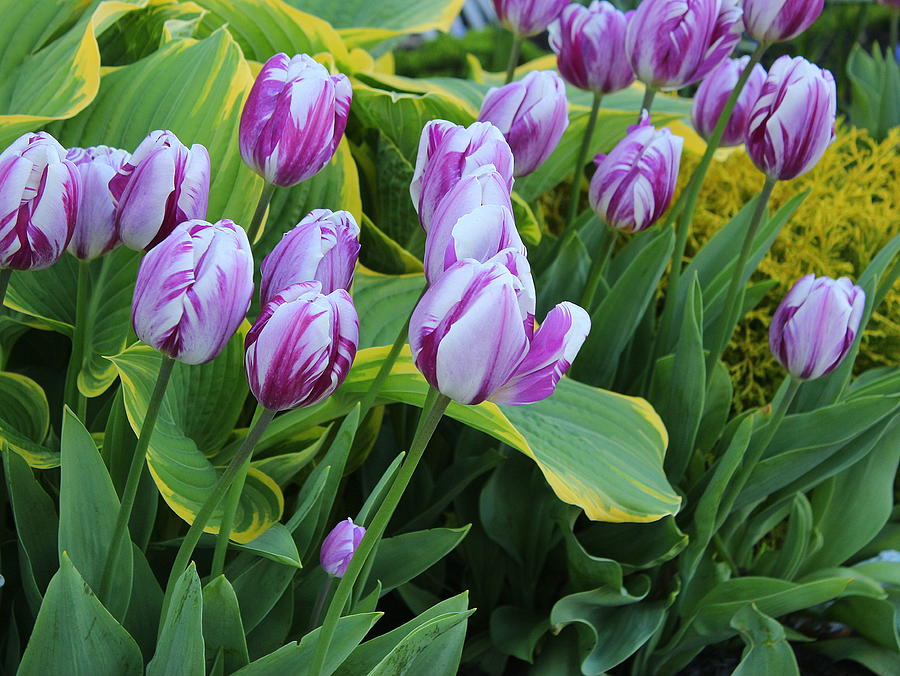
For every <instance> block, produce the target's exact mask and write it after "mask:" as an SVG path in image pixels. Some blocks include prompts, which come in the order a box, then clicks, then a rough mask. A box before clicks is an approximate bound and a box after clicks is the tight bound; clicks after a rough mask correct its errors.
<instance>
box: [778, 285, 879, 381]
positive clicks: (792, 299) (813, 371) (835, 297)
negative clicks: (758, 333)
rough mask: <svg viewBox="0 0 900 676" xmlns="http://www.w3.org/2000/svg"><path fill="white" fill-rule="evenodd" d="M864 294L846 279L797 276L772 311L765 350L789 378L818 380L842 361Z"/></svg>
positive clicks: (864, 302) (845, 354)
mask: <svg viewBox="0 0 900 676" xmlns="http://www.w3.org/2000/svg"><path fill="white" fill-rule="evenodd" d="M865 306H866V294H865V292H864V291H863V290H862V289H861V288H860V287H858V286H854V285H853V282H851V281H850V280H849V279H848V278H847V277H841V278H840V279H838V280H834V279H831V277H824V276H823V277H816V276H815V275H813V274H809V275H806V276H805V277H801V278H800V279H799V280H798V281H797V283H796V284H794V286H793V287H792V288H791V290H790V291H788V293H787V295H786V296H785V297H784V300H782V301H781V304H780V305H779V306H778V309H777V310H775V315H774V316H773V317H772V323H771V325H770V326H769V349H770V350H772V354H773V355H775V358H776V359H777V360H778V361H779V362H781V365H782V366H784V368H785V369H786V370H787V372H788V373H790V374H791V375H792V376H794V378H799V379H801V380H812V379H814V378H821V377H822V376H824V375H825V374H827V373H830V372H831V371H833V370H834V369H836V368H837V367H838V365H839V364H840V363H841V362H842V361H843V360H844V357H846V356H847V353H848V352H849V351H850V347H851V346H852V345H853V341H854V339H855V338H856V333H857V331H859V322H860V319H862V313H863V309H864V308H865Z"/></svg>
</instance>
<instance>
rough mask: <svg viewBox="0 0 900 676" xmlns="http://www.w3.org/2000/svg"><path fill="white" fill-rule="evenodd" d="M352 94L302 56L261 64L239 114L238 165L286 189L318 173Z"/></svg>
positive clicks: (341, 80) (342, 79)
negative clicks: (244, 166) (239, 157)
mask: <svg viewBox="0 0 900 676" xmlns="http://www.w3.org/2000/svg"><path fill="white" fill-rule="evenodd" d="M352 98H353V90H352V89H351V88H350V81H349V80H348V79H347V76H346V75H343V74H338V75H330V74H329V73H328V70H327V69H326V68H325V66H323V65H322V64H320V63H318V62H317V61H315V60H314V59H313V58H312V57H311V56H308V55H306V54H297V55H295V56H293V57H289V56H288V55H287V54H284V53H278V54H276V55H275V56H273V57H271V58H270V59H269V60H268V61H266V63H265V65H264V66H263V67H262V70H260V71H259V75H257V76H256V82H254V83H253V88H252V89H251V90H250V95H249V96H248V97H247V102H246V103H245V104H244V111H243V113H241V126H240V133H239V141H240V147H241V157H243V158H244V162H246V163H247V165H248V166H249V167H250V168H251V169H253V171H255V172H256V173H257V174H259V175H260V176H262V177H263V178H264V179H266V181H267V182H268V183H272V184H274V185H280V186H283V187H288V186H292V185H296V184H297V183H300V181H305V180H306V179H308V178H310V177H312V176H315V175H316V174H318V173H319V172H320V171H321V170H322V169H323V168H324V167H325V165H326V164H328V162H329V161H330V160H331V157H332V155H334V151H335V150H336V149H337V146H338V143H340V141H341V137H342V136H343V135H344V127H346V126H347V116H348V115H349V114H350V100H351V99H352Z"/></svg>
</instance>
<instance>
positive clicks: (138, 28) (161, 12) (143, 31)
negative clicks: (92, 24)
mask: <svg viewBox="0 0 900 676" xmlns="http://www.w3.org/2000/svg"><path fill="white" fill-rule="evenodd" d="M205 13H206V10H205V9H203V8H202V7H200V5H198V4H197V3H195V2H192V0H184V1H179V0H143V8H141V9H138V10H137V11H134V12H130V13H129V14H127V15H125V16H124V17H122V18H121V19H119V20H118V21H117V22H116V26H115V30H110V31H106V32H105V33H103V34H102V35H101V36H100V37H99V38H98V40H97V42H98V43H99V45H100V62H101V63H102V64H103V66H104V67H109V66H127V65H128V64H131V63H134V62H135V61H138V60H140V59H143V58H145V57H147V56H150V54H152V53H153V52H155V51H156V50H157V49H159V47H160V45H162V44H165V43H166V42H169V41H171V40H173V39H176V38H178V37H186V38H190V37H193V36H194V33H195V32H196V30H197V26H198V24H199V23H200V20H201V19H202V18H203V15H204V14H205Z"/></svg>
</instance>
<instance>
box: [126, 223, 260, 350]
mask: <svg viewBox="0 0 900 676" xmlns="http://www.w3.org/2000/svg"><path fill="white" fill-rule="evenodd" d="M252 295H253V253H252V251H251V250H250V243H249V242H248V241H247V235H246V234H245V233H244V229H243V228H242V227H241V226H239V225H237V224H235V223H234V222H232V221H230V220H228V219H222V220H221V221H218V222H217V223H215V224H213V223H207V222H206V221H201V220H192V221H186V222H184V223H181V224H180V225H177V226H176V227H175V229H174V230H173V231H172V233H171V234H170V235H169V236H168V237H166V239H164V240H163V241H162V242H160V243H159V244H158V245H157V246H155V247H153V248H152V249H151V250H150V251H149V252H147V255H146V256H144V260H143V261H141V267H140V269H139V270H138V275H137V283H136V284H135V287H134V300H133V301H132V305H131V323H132V325H133V326H134V332H135V333H136V334H137V337H138V338H140V339H141V340H142V341H144V342H145V343H147V344H148V345H151V346H153V347H155V348H156V349H157V350H159V351H160V352H162V353H163V354H167V355H169V356H170V357H173V358H175V359H177V360H178V361H181V362H184V363H186V364H204V363H206V362H208V361H211V360H212V359H215V358H216V356H218V354H219V353H220V352H221V351H222V348H224V347H225V344H226V343H227V342H228V339H229V338H231V336H232V335H233V334H234V332H235V331H236V330H237V328H238V326H240V324H241V322H242V321H244V316H245V315H246V314H247V308H248V307H249V306H250V297H251V296H252Z"/></svg>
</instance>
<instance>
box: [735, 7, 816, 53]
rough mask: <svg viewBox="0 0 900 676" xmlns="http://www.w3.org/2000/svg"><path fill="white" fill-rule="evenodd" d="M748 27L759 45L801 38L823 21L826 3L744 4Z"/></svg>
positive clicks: (745, 21)
mask: <svg viewBox="0 0 900 676" xmlns="http://www.w3.org/2000/svg"><path fill="white" fill-rule="evenodd" d="M743 4H744V26H746V28H747V33H748V34H749V35H750V37H751V38H753V39H754V40H758V41H759V42H767V43H771V42H782V41H783V40H790V39H791V38H794V37H797V36H798V35H800V33H802V32H803V31H805V30H806V29H807V28H809V27H810V26H812V25H813V22H814V21H815V20H816V19H818V18H819V15H820V14H821V13H822V10H823V9H824V8H825V0H743Z"/></svg>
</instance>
